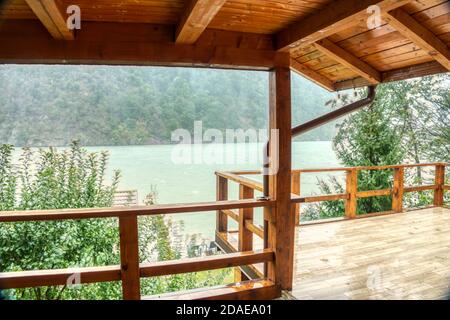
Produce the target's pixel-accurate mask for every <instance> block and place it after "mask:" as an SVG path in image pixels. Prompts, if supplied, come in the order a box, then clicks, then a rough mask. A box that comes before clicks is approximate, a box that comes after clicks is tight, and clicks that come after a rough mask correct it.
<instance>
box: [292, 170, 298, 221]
mask: <svg viewBox="0 0 450 320" xmlns="http://www.w3.org/2000/svg"><path fill="white" fill-rule="evenodd" d="M291 178H292V179H291V193H293V194H296V195H298V196H300V172H292V175H291ZM294 207H295V225H297V226H298V225H299V224H300V203H296V204H294Z"/></svg>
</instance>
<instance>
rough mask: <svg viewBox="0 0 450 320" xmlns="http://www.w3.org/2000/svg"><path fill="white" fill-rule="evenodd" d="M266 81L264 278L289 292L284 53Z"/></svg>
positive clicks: (290, 214) (291, 222)
mask: <svg viewBox="0 0 450 320" xmlns="http://www.w3.org/2000/svg"><path fill="white" fill-rule="evenodd" d="M275 65H276V67H275V68H274V69H273V70H271V71H270V79H269V97H270V103H269V128H270V130H271V132H270V152H269V154H270V165H269V168H270V169H271V170H270V171H271V172H270V173H269V196H270V197H271V198H272V199H274V200H276V205H275V208H272V210H267V211H266V213H265V216H266V218H267V219H268V223H267V227H268V230H267V232H268V234H267V237H268V240H267V242H268V246H269V248H271V249H272V250H273V251H274V252H275V261H273V262H271V263H269V264H268V266H267V277H268V278H269V279H270V280H272V281H273V282H274V283H275V284H276V285H277V286H278V287H279V288H281V289H283V290H291V289H292V278H293V267H294V236H295V212H294V210H295V207H294V206H293V205H291V156H292V154H291V144H292V141H291V138H292V136H291V74H290V57H289V54H288V53H284V52H280V53H278V54H277V56H276V59H275Z"/></svg>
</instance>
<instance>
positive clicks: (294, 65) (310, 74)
mask: <svg viewBox="0 0 450 320" xmlns="http://www.w3.org/2000/svg"><path fill="white" fill-rule="evenodd" d="M291 70H292V71H294V72H297V73H298V74H300V75H301V76H303V77H305V78H306V79H308V80H310V81H312V82H314V83H315V84H317V85H319V86H321V87H322V88H324V89H327V90H328V91H334V90H335V88H334V84H333V82H332V81H331V80H330V79H328V78H327V77H325V76H323V75H321V74H320V73H318V72H317V71H314V70H312V69H310V68H308V67H307V66H305V65H304V64H301V63H299V62H297V61H296V60H294V59H291Z"/></svg>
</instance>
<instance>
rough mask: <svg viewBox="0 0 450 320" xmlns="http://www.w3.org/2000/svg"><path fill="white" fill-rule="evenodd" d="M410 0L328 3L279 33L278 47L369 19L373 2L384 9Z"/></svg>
mask: <svg viewBox="0 0 450 320" xmlns="http://www.w3.org/2000/svg"><path fill="white" fill-rule="evenodd" d="M409 2H411V0H336V1H332V2H331V3H330V4H329V5H328V6H326V7H325V8H323V9H322V10H320V11H319V12H318V13H316V14H313V15H311V16H309V17H307V18H305V19H303V20H301V21H299V22H297V23H294V24H293V25H291V26H289V27H287V28H286V29H283V30H281V31H280V32H278V33H277V49H278V50H283V51H284V50H289V49H291V48H295V47H298V46H307V45H310V44H313V43H314V42H317V41H319V40H322V39H324V38H327V37H329V36H331V35H333V34H335V33H338V32H340V31H342V30H345V29H347V28H349V27H352V26H354V25H356V24H358V23H360V22H361V21H366V20H367V19H368V18H369V16H370V15H371V13H368V12H367V9H368V7H370V6H372V5H377V6H379V8H380V10H381V11H382V12H386V11H390V10H393V9H396V8H399V7H401V6H404V5H405V4H407V3H409Z"/></svg>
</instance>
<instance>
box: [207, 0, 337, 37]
mask: <svg viewBox="0 0 450 320" xmlns="http://www.w3.org/2000/svg"><path fill="white" fill-rule="evenodd" d="M330 2H332V1H331V0H314V1H311V0H306V1H305V0H293V1H274V0H269V1H267V0H250V1H248V0H247V1H246V0H228V1H227V2H226V3H225V5H224V6H223V8H222V10H220V12H219V13H218V14H217V15H216V17H215V18H214V19H213V21H212V22H211V24H210V27H211V28H214V29H223V30H234V31H242V32H252V33H267V34H273V33H275V32H277V31H279V30H281V29H283V28H285V27H287V26H288V25H289V24H291V23H293V22H295V21H296V20H298V19H302V18H304V17H306V16H308V15H310V14H313V13H316V12H318V11H319V10H320V9H322V8H323V7H325V5H327V4H329V3H330Z"/></svg>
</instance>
